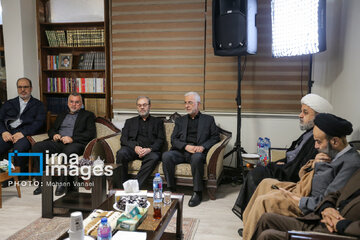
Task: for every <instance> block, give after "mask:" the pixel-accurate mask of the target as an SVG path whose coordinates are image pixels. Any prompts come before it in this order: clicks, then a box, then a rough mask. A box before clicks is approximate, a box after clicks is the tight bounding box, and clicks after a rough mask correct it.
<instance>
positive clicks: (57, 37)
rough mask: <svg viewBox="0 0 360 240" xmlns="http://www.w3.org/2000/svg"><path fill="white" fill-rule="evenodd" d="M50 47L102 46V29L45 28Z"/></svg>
mask: <svg viewBox="0 0 360 240" xmlns="http://www.w3.org/2000/svg"><path fill="white" fill-rule="evenodd" d="M45 34H46V37H47V40H48V43H49V46H50V47H92V46H104V42H105V36H104V29H70V30H45Z"/></svg>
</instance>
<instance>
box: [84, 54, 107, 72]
mask: <svg viewBox="0 0 360 240" xmlns="http://www.w3.org/2000/svg"><path fill="white" fill-rule="evenodd" d="M79 69H86V70H89V69H105V53H104V52H89V53H82V54H80V60H79Z"/></svg>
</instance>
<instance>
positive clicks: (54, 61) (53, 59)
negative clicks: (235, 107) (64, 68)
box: [47, 55, 59, 70]
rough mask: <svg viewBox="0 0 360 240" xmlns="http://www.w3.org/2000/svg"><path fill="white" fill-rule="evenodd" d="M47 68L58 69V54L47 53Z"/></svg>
mask: <svg viewBox="0 0 360 240" xmlns="http://www.w3.org/2000/svg"><path fill="white" fill-rule="evenodd" d="M47 69H48V70H57V69H59V56H58V55H47Z"/></svg>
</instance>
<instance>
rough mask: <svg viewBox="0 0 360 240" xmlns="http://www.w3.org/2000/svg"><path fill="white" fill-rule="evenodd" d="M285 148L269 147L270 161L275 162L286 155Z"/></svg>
mask: <svg viewBox="0 0 360 240" xmlns="http://www.w3.org/2000/svg"><path fill="white" fill-rule="evenodd" d="M286 150H287V148H270V156H269V158H270V161H271V162H276V161H279V160H280V159H283V158H285V157H286Z"/></svg>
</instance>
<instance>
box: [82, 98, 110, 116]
mask: <svg viewBox="0 0 360 240" xmlns="http://www.w3.org/2000/svg"><path fill="white" fill-rule="evenodd" d="M84 101H85V109H86V110H88V111H91V112H93V113H94V114H95V115H96V116H99V117H104V116H106V101H105V98H85V100H84Z"/></svg>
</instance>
